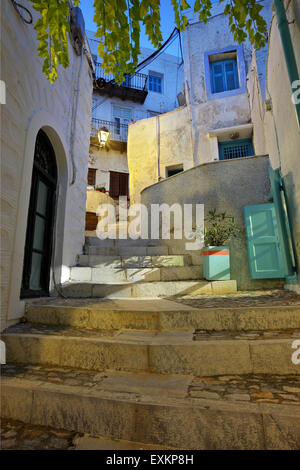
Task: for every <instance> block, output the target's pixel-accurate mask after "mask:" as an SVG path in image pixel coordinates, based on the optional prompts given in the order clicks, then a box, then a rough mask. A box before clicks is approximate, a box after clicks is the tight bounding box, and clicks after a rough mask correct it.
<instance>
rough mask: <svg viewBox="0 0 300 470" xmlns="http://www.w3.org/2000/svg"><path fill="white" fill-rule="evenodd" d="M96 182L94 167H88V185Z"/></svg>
mask: <svg viewBox="0 0 300 470" xmlns="http://www.w3.org/2000/svg"><path fill="white" fill-rule="evenodd" d="M95 184H96V169H95V168H89V169H88V185H89V186H95Z"/></svg>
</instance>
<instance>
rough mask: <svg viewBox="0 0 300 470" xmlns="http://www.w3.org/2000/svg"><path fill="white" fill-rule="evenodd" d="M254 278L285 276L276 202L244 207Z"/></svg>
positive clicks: (252, 276) (251, 271)
mask: <svg viewBox="0 0 300 470" xmlns="http://www.w3.org/2000/svg"><path fill="white" fill-rule="evenodd" d="M244 218H245V225H246V234H247V244H248V255H249V265H250V273H251V278H252V279H269V278H283V277H285V275H286V273H285V269H284V263H283V254H282V250H281V246H280V241H279V233H278V225H277V219H276V213H275V206H274V204H259V205H256V206H246V207H244Z"/></svg>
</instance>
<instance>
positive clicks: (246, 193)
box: [142, 156, 283, 290]
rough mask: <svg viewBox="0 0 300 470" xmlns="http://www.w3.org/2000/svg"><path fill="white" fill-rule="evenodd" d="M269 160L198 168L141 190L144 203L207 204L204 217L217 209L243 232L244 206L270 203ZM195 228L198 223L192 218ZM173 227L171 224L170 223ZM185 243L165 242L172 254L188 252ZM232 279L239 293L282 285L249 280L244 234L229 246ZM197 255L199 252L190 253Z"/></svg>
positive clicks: (275, 282)
mask: <svg viewBox="0 0 300 470" xmlns="http://www.w3.org/2000/svg"><path fill="white" fill-rule="evenodd" d="M268 167H269V159H268V157H266V156H257V157H248V158H241V159H238V160H228V161H220V162H212V163H206V164H202V165H199V166H197V167H194V168H192V169H190V170H188V171H185V172H183V173H180V174H177V175H175V176H173V177H171V178H168V179H167V180H165V181H162V182H160V183H157V184H154V185H152V186H150V187H148V188H146V189H144V190H143V191H142V203H143V204H145V205H146V206H147V207H148V209H149V208H150V205H151V204H161V203H163V202H164V203H166V204H169V205H172V204H174V203H179V204H180V205H182V206H183V204H204V210H205V214H207V212H208V211H209V210H211V209H214V208H216V209H217V211H218V212H224V211H226V212H227V214H228V215H231V216H234V217H235V220H236V223H237V225H238V226H239V227H241V228H242V229H244V228H245V227H244V218H243V207H244V206H246V205H254V204H262V203H266V202H268V200H269V195H270V184H269V177H268ZM193 226H194V227H195V220H194V219H193ZM171 227H172V224H171ZM185 242H186V240H174V239H171V240H163V242H162V243H163V244H165V245H168V247H169V252H170V253H174V254H175V253H181V254H183V253H186V250H185ZM229 246H230V261H231V279H235V280H236V281H237V284H238V289H239V290H248V289H267V288H271V287H278V286H282V285H283V281H282V280H277V279H275V280H271V279H270V280H266V279H262V280H253V279H251V278H250V271H249V264H248V252H247V245H246V238H245V233H243V234H242V235H241V237H240V238H238V239H236V240H233V241H231V242H230V243H229ZM191 253H193V254H194V255H196V254H198V255H199V252H197V251H193V252H191Z"/></svg>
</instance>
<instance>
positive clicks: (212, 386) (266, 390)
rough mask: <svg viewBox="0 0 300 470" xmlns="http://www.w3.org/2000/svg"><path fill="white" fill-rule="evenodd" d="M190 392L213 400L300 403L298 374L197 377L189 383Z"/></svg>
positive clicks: (192, 395)
mask: <svg viewBox="0 0 300 470" xmlns="http://www.w3.org/2000/svg"><path fill="white" fill-rule="evenodd" d="M189 396H190V397H193V398H207V399H213V400H222V399H223V400H230V401H246V402H256V403H259V402H267V403H281V404H284V405H300V376H295V375H285V376H281V375H241V376H239V375H228V376H220V377H197V378H194V379H193V381H192V383H191V384H190V386H189Z"/></svg>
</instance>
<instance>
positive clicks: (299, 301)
mask: <svg viewBox="0 0 300 470" xmlns="http://www.w3.org/2000/svg"><path fill="white" fill-rule="evenodd" d="M157 302H159V304H158V303H157ZM30 303H31V304H32V305H49V306H64V307H68V306H75V307H86V308H93V307H94V308H97V309H101V308H103V309H109V308H111V309H113V310H120V309H121V310H124V309H130V310H131V309H133V310H136V309H142V308H141V305H142V304H143V305H144V306H146V307H147V308H149V309H150V310H152V309H154V310H156V309H157V306H158V305H160V306H161V308H162V309H163V310H165V309H166V310H170V309H172V307H173V308H174V306H175V304H176V303H178V304H181V305H187V306H190V307H195V308H199V307H220V308H221V307H249V306H250V307H254V306H257V307H268V306H272V305H274V306H275V305H279V306H280V305H291V306H293V305H300V295H298V294H296V293H295V292H292V291H288V290H283V289H275V290H253V291H238V292H237V293H235V294H223V295H218V296H216V295H215V294H201V297H200V296H197V297H194V298H193V296H192V295H188V296H184V297H180V296H178V297H177V296H172V297H171V298H170V302H169V304H170V306H169V307H168V308H165V307H167V304H168V299H167V298H161V299H158V298H157V299H149V298H148V299H147V298H146V299H138V298H137V299H132V298H130V299H129V298H122V299H102V298H100V299H97V298H92V299H63V298H57V297H54V298H45V299H43V300H40V299H39V300H34V301H31V302H30ZM151 307H153V308H151Z"/></svg>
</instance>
